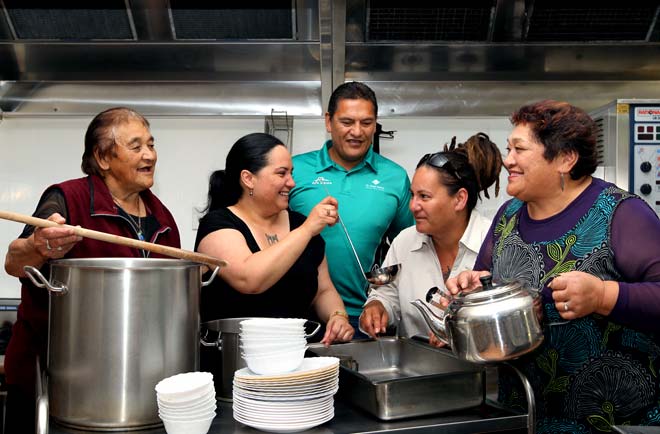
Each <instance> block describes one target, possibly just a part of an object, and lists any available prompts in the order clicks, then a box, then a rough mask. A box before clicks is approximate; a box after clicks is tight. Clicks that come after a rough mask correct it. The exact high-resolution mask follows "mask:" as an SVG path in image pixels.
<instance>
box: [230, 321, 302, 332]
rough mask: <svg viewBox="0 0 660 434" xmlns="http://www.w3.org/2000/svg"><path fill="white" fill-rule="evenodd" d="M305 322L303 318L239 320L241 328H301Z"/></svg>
mask: <svg viewBox="0 0 660 434" xmlns="http://www.w3.org/2000/svg"><path fill="white" fill-rule="evenodd" d="M306 322H307V320H306V319H304V318H251V319H246V320H244V321H241V324H240V325H241V328H243V327H256V328H258V329H266V330H268V329H269V328H271V327H280V328H290V327H299V328H302V327H303V326H304V325H305V323H306Z"/></svg>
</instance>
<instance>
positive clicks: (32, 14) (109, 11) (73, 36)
mask: <svg viewBox="0 0 660 434" xmlns="http://www.w3.org/2000/svg"><path fill="white" fill-rule="evenodd" d="M3 2H4V6H5V11H6V19H7V20H8V23H9V28H10V29H11V31H12V33H13V36H14V38H15V39H17V40H44V41H47V40H56V41H83V40H99V41H107V40H115V41H117V40H135V39H136V35H135V27H134V25H133V19H132V16H131V13H130V10H129V9H128V5H127V2H126V0H94V1H93V2H91V1H90V2H80V1H76V2H72V1H62V2H52V1H44V0H3ZM0 19H1V18H0Z"/></svg>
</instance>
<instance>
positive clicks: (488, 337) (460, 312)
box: [411, 276, 543, 363]
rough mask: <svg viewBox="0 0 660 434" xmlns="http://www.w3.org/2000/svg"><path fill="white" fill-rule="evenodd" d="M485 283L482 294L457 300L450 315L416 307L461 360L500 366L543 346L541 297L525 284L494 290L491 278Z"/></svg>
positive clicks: (429, 306) (464, 295)
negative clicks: (539, 311)
mask: <svg viewBox="0 0 660 434" xmlns="http://www.w3.org/2000/svg"><path fill="white" fill-rule="evenodd" d="M481 282H482V284H483V289H482V290H481V291H477V292H469V293H460V294H458V295H456V296H455V297H453V299H452V300H451V302H450V303H449V306H447V309H446V310H445V311H441V310H439V309H438V308H437V307H436V306H434V304H433V303H431V304H427V303H425V302H423V301H422V300H414V301H412V302H411V303H412V304H413V305H414V306H415V307H416V308H417V309H418V310H419V311H420V313H421V314H422V316H423V317H424V320H425V321H426V323H427V324H428V326H429V327H430V328H431V331H432V332H433V333H434V334H435V335H436V336H437V337H438V339H440V340H441V341H443V342H445V343H447V344H449V345H450V346H451V349H452V351H453V352H454V354H455V355H456V357H458V358H459V359H462V360H467V361H469V362H476V363H488V362H501V361H504V360H509V359H514V358H516V357H520V356H521V355H523V354H526V353H528V352H530V351H533V350H534V349H536V348H537V347H538V346H539V345H540V344H541V342H543V331H542V330H541V326H540V324H539V319H538V316H537V314H536V308H535V304H534V300H535V298H536V297H537V296H538V291H537V290H535V289H532V288H528V287H526V286H525V285H524V284H523V283H522V282H520V281H510V282H505V283H501V284H497V285H493V284H492V281H491V278H490V276H486V277H482V278H481ZM434 295H437V288H432V290H431V291H429V294H428V295H427V301H429V302H430V301H431V299H432V298H433V296H434Z"/></svg>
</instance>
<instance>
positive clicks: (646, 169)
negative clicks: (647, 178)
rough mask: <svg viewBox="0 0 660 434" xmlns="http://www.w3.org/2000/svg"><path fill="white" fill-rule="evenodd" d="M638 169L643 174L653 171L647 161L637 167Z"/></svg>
mask: <svg viewBox="0 0 660 434" xmlns="http://www.w3.org/2000/svg"><path fill="white" fill-rule="evenodd" d="M639 169H640V170H641V171H642V172H644V173H648V172H650V171H651V169H653V166H651V163H649V162H648V161H645V162H643V163H642V164H641V165H640V166H639Z"/></svg>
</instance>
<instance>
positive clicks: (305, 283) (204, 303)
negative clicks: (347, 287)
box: [195, 208, 325, 322]
mask: <svg viewBox="0 0 660 434" xmlns="http://www.w3.org/2000/svg"><path fill="white" fill-rule="evenodd" d="M304 221H305V216H303V215H302V214H300V213H297V212H295V211H291V210H289V228H290V230H294V229H296V228H297V227H299V226H300V225H302V224H303V222H304ZM227 228H230V229H236V230H238V231H239V232H240V233H241V234H243V236H244V237H245V241H246V242H247V245H248V247H249V248H250V250H251V251H252V252H253V253H256V252H259V251H260V250H261V249H260V248H259V245H258V244H257V241H256V240H255V239H254V237H253V236H252V233H251V232H250V229H249V228H248V226H247V225H246V224H245V222H244V221H243V220H241V219H240V218H238V217H237V216H236V215H235V214H234V213H232V212H231V211H230V210H228V209H227V208H223V209H220V210H215V211H212V212H210V213H208V214H206V215H205V216H204V217H202V219H201V220H200V221H199V228H198V230H197V239H196V240H195V250H197V248H198V246H199V243H200V242H201V241H202V239H204V237H205V236H207V235H208V234H210V233H212V232H215V231H217V230H220V229H227ZM324 255H325V242H324V241H323V238H321V236H320V235H316V236H315V237H313V238H312V239H311V240H310V242H309V243H308V244H307V247H306V248H305V250H304V251H303V253H302V254H301V255H300V257H299V258H298V260H296V262H295V263H294V264H293V266H292V267H291V268H290V269H289V271H287V272H286V273H285V274H284V276H282V278H281V279H280V280H279V281H278V282H277V283H275V285H273V286H272V287H270V288H269V289H268V290H266V291H264V292H263V293H261V294H242V293H240V292H238V291H236V290H235V289H234V288H232V287H231V286H230V285H229V284H228V283H227V282H225V280H224V279H222V270H220V273H218V276H216V278H215V279H214V280H213V282H212V283H211V284H210V285H209V286H206V287H203V288H202V294H201V306H200V313H201V319H202V322H207V321H212V320H215V319H222V318H241V317H256V316H260V317H282V318H309V317H310V307H311V304H312V301H313V300H314V297H315V296H316V292H317V290H318V267H319V265H320V264H321V262H322V261H323V257H324ZM209 276H210V272H209V273H207V275H206V276H205V278H208V277H209Z"/></svg>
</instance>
